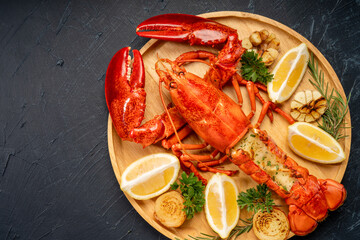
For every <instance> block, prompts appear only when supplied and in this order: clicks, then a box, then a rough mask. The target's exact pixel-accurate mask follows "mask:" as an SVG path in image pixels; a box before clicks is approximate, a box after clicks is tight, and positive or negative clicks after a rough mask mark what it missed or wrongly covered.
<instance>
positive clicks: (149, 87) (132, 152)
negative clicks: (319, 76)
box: [108, 12, 351, 239]
mask: <svg viewBox="0 0 360 240" xmlns="http://www.w3.org/2000/svg"><path fill="white" fill-rule="evenodd" d="M201 16H203V17H206V18H211V19H213V20H216V21H218V22H220V23H222V24H225V25H228V26H230V27H232V28H235V29H237V31H238V34H239V38H240V39H243V38H245V37H248V36H249V35H250V34H251V33H252V32H253V31H255V30H261V29H264V28H265V29H267V30H268V31H269V32H273V33H275V34H276V35H277V36H278V38H279V39H280V42H281V43H280V56H279V57H278V59H277V61H278V60H279V59H280V58H281V56H282V55H284V54H285V53H286V51H287V50H289V49H290V48H292V47H295V46H298V45H299V44H300V43H302V42H304V43H306V44H307V46H308V48H309V50H310V51H311V52H313V53H314V55H315V58H316V60H317V61H318V62H319V68H320V69H322V71H323V72H324V77H325V80H326V81H327V82H329V85H330V87H333V88H335V89H337V90H338V91H339V92H340V93H341V94H342V96H343V97H344V98H345V94H344V90H343V88H342V85H341V83H340V81H339V79H338V77H337V75H336V73H335V71H334V70H333V68H332V67H331V65H330V64H329V62H328V61H327V60H326V59H325V57H324V56H323V55H322V54H321V53H320V52H319V51H318V50H317V49H316V48H315V47H314V46H313V45H312V44H311V43H310V42H309V41H308V40H307V39H305V38H304V37H303V36H301V35H300V34H298V33H297V32H295V31H294V30H292V29H290V28H289V27H287V26H285V25H283V24H281V23H279V22H276V21H274V20H272V19H269V18H266V17H263V16H259V15H255V14H250V13H243V12H213V13H207V14H202V15H201ZM196 49H206V50H208V51H212V52H216V49H212V48H208V47H203V46H200V47H199V46H189V45H187V44H184V43H174V42H164V41H159V40H150V41H149V42H148V43H147V44H146V45H145V46H144V47H143V48H142V49H141V50H140V52H141V53H142V54H143V59H144V64H145V68H146V86H145V89H146V92H147V102H146V103H147V108H146V113H145V121H146V120H149V119H151V118H152V117H153V116H154V115H155V114H159V113H162V112H163V107H162V105H161V102H160V98H159V92H158V76H157V74H156V72H155V70H154V65H155V62H156V61H157V59H158V57H159V58H169V59H170V60H174V59H175V58H176V57H177V56H178V55H180V54H181V53H184V52H187V51H190V50H196ZM276 63H277V62H275V64H276ZM275 64H274V65H273V66H275ZM187 69H188V70H189V71H191V72H193V73H195V74H197V75H199V76H202V75H203V74H204V73H205V71H206V70H207V67H206V66H204V65H202V64H200V63H194V64H191V65H189V66H188V67H187ZM309 78H310V74H309V73H308V72H307V73H306V74H305V76H304V78H303V80H302V82H301V84H300V85H299V87H298V89H297V91H301V90H305V89H313V87H312V86H311V84H310V83H309V81H308V79H309ZM224 91H225V92H226V93H227V94H229V95H230V96H232V97H235V94H234V91H233V89H232V88H231V86H226V87H225V88H224ZM242 93H243V96H244V104H243V106H244V107H243V110H244V112H245V113H248V112H249V111H250V107H249V101H247V98H246V96H247V93H246V91H245V89H242ZM165 96H167V101H168V102H169V101H170V100H169V99H170V98H169V96H168V95H167V94H166V90H165ZM262 96H264V97H265V98H267V96H266V94H264V93H262ZM291 100H292V98H290V99H289V100H288V101H287V102H285V103H284V104H283V105H282V106H281V108H282V109H283V110H285V111H286V112H289V111H290V102H291ZM260 109H261V104H260V103H257V110H258V111H257V114H256V115H255V117H254V118H253V121H256V120H257V117H258V115H259V110H260ZM345 121H346V123H347V126H351V120H350V113H348V114H347V115H346V119H345ZM287 126H288V123H287V122H286V121H285V120H284V119H282V118H281V117H280V116H279V115H277V114H275V115H274V122H273V123H271V122H270V121H269V119H268V118H265V120H264V122H263V124H262V125H261V128H262V129H264V130H266V131H267V132H268V134H269V135H270V136H271V137H272V138H273V139H274V140H275V142H276V143H277V144H278V145H279V146H280V148H282V149H283V150H284V151H285V152H287V153H288V154H289V155H290V156H291V157H292V158H294V159H295V160H296V161H297V162H298V163H299V164H300V165H302V166H304V167H306V168H308V169H309V170H310V173H311V174H313V175H315V176H317V177H318V178H332V179H335V180H337V181H341V179H342V177H343V175H344V173H345V170H346V166H347V163H348V158H349V153H350V145H351V130H350V129H349V128H347V129H345V133H344V134H345V135H348V137H347V138H345V139H344V140H342V141H341V142H340V144H341V145H342V147H343V148H344V150H345V154H346V160H345V161H343V162H342V163H341V164H335V165H320V164H316V163H313V162H309V161H306V160H303V159H301V158H300V157H297V156H296V155H295V154H294V153H293V152H292V151H291V149H290V148H289V147H288V144H287V140H286V137H285V136H286V134H287ZM187 141H189V142H191V141H199V139H197V137H196V136H191V137H190V138H189V139H187ZM108 147H109V154H110V158H111V163H112V166H113V170H114V172H115V175H116V178H117V180H118V181H119V183H120V176H121V173H122V172H123V171H124V169H125V168H126V167H127V166H128V165H129V164H130V163H132V162H133V161H135V160H136V159H138V158H140V157H142V156H145V155H148V154H151V153H157V152H165V151H166V150H164V149H163V148H162V147H161V146H160V145H159V144H155V145H152V146H149V147H147V148H145V149H143V148H142V146H141V145H138V144H135V143H131V142H125V141H121V139H119V137H118V136H117V134H116V131H115V129H114V128H113V126H112V122H111V118H110V116H109V119H108ZM224 167H225V168H226V169H236V168H235V167H234V166H233V165H232V164H230V163H227V164H225V165H224ZM203 175H204V176H205V177H207V178H209V177H210V176H211V174H210V173H204V174H203ZM234 178H235V181H236V182H237V183H238V188H239V191H245V190H246V189H247V188H249V187H253V186H255V185H256V184H255V182H254V181H253V180H252V179H251V178H250V177H248V176H247V175H245V174H243V173H241V172H240V173H239V174H236V175H235V176H234ZM127 197H128V196H127ZM275 198H276V202H278V203H279V204H284V202H283V201H282V200H281V199H279V198H277V197H275ZM128 199H129V201H130V203H131V204H132V205H133V207H134V208H135V209H136V211H137V212H138V213H139V214H140V215H141V216H142V217H143V218H144V219H145V220H146V221H147V222H149V223H150V224H151V225H152V226H153V227H154V228H155V229H157V230H158V231H159V232H161V233H163V234H164V235H165V236H167V237H169V238H171V239H174V238H175V237H179V238H188V235H192V236H199V234H200V232H204V233H208V234H212V233H213V231H212V230H211V229H210V227H208V224H207V222H206V219H205V215H204V213H203V212H202V213H199V214H196V216H195V217H194V219H192V220H188V221H186V222H185V224H184V225H183V226H182V227H181V228H177V229H175V228H170V229H167V228H164V227H163V226H161V225H160V224H159V223H158V222H156V220H155V219H154V217H153V209H154V202H155V199H150V200H146V201H137V200H134V199H132V198H131V197H128ZM283 209H284V210H285V211H287V207H284V208H283ZM246 214H247V213H246V211H245V210H242V213H241V217H246ZM246 237H247V239H256V237H255V235H254V234H253V232H252V231H251V232H250V233H248V234H247V236H246Z"/></svg>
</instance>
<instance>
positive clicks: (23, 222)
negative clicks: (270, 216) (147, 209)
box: [0, 0, 360, 240]
mask: <svg viewBox="0 0 360 240" xmlns="http://www.w3.org/2000/svg"><path fill="white" fill-rule="evenodd" d="M224 10H231V11H244V12H251V13H256V14H260V15H263V16H266V17H269V18H272V19H275V20H277V21H279V22H281V23H283V24H285V25H287V26H289V27H291V28H293V29H294V30H296V31H297V32H299V33H300V34H302V35H303V36H305V37H306V38H307V39H309V40H310V41H311V42H312V43H313V44H314V45H315V46H316V47H317V48H318V49H319V50H320V51H321V52H322V53H323V55H324V56H325V57H326V58H327V59H328V61H329V62H330V63H331V65H332V66H333V68H334V69H335V72H336V73H337V75H338V76H339V78H340V79H341V82H342V84H343V87H344V89H345V92H346V94H348V93H349V92H350V90H351V89H352V88H353V94H352V98H351V101H350V110H351V117H352V125H353V129H352V134H353V135H352V136H353V139H352V147H351V155H350V159H349V165H348V168H347V170H346V173H345V176H344V179H343V184H344V185H345V187H346V188H347V190H348V199H347V201H346V202H345V204H344V206H343V207H341V208H340V209H339V210H337V211H336V212H333V213H331V214H330V216H329V217H328V218H327V220H326V221H325V222H324V223H321V224H320V225H319V227H318V229H317V230H316V231H315V232H314V233H312V234H310V235H309V236H306V237H303V238H301V237H295V238H293V239H360V211H359V208H360V199H359V192H360V191H359V190H360V177H359V170H360V169H359V161H358V158H359V156H360V149H359V130H360V129H359V125H358V124H357V122H358V121H359V114H360V111H359V109H358V108H357V106H356V102H357V100H358V99H359V93H358V90H359V78H360V77H359V73H360V71H359V69H360V66H359V62H360V55H359V39H360V31H359V26H360V17H359V16H360V1H359V0H356V1H349V0H344V1H339V0H331V1H326V0H323V1H297V0H291V1H282V0H277V1H265V0H264V1H255V0H249V1H235V0H222V1H217V0H213V1H207V2H201V1H189V0H185V1H168V0H163V1H161V0H160V1H145V0H144V1H95V0H89V1H35V0H29V1H1V3H0V74H1V75H0V76H1V81H0V109H1V114H0V132H1V133H0V154H1V155H0V156H1V158H0V239H41V240H46V239H109V240H110V239H166V238H165V237H164V236H162V235H161V234H160V233H158V232H157V231H156V230H154V229H153V228H152V227H151V226H150V225H149V224H148V223H147V222H145V221H144V220H143V219H142V218H141V217H140V216H139V214H138V213H137V212H136V211H135V210H134V209H133V208H132V206H131V205H130V204H129V202H128V200H127V199H126V198H125V197H124V195H123V193H122V192H121V191H120V189H119V186H118V183H117V181H116V179H115V176H114V173H113V170H112V168H111V164H110V159H109V155H108V150H107V133H106V129H107V115H108V111H107V108H106V104H105V98H104V78H105V72H106V68H107V65H108V63H109V61H110V59H111V57H112V56H113V54H114V53H115V52H116V51H117V50H118V49H120V48H122V47H124V46H131V47H132V48H137V49H139V48H141V46H143V45H144V44H145V43H146V42H147V41H148V40H147V39H142V38H140V37H138V36H137V35H136V33H135V28H136V26H137V25H138V24H139V23H140V22H142V21H143V20H145V19H147V18H149V17H151V16H154V15H158V14H163V13H170V12H179V13H188V14H200V13H205V12H213V11H224Z"/></svg>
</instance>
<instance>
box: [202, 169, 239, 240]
mask: <svg viewBox="0 0 360 240" xmlns="http://www.w3.org/2000/svg"><path fill="white" fill-rule="evenodd" d="M237 195H238V189H237V187H236V184H235V182H234V180H233V179H232V178H231V177H229V176H227V175H225V174H222V173H216V174H214V175H213V176H212V177H211V179H210V181H209V182H208V184H207V186H206V189H205V214H206V219H207V221H208V223H209V225H210V227H211V228H212V229H213V230H214V231H215V232H217V233H218V234H219V236H220V237H221V238H226V237H227V236H229V234H230V232H231V230H232V229H233V228H234V227H235V226H236V224H237V222H238V221H239V214H240V209H239V207H238V205H237V202H236V198H237Z"/></svg>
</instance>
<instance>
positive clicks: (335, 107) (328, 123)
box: [308, 53, 351, 140]
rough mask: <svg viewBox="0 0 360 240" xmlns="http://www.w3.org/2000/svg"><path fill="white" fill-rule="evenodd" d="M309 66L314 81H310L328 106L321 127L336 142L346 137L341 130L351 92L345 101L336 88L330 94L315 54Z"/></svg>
mask: <svg viewBox="0 0 360 240" xmlns="http://www.w3.org/2000/svg"><path fill="white" fill-rule="evenodd" d="M308 66H309V69H310V74H311V76H312V78H313V80H311V79H309V81H310V83H311V84H312V85H313V86H314V87H315V88H316V90H318V91H319V92H320V94H321V95H322V96H323V97H324V98H325V100H326V103H327V106H328V107H327V109H326V111H325V113H324V114H323V115H322V122H321V123H319V122H318V124H319V127H320V128H321V129H323V130H324V131H325V132H327V133H329V134H330V135H331V136H333V138H335V139H336V140H339V139H341V138H344V137H346V135H342V134H341V133H340V132H339V130H340V129H341V128H345V127H344V119H345V116H346V114H347V113H348V111H349V108H348V102H349V100H350V97H351V92H350V94H349V96H348V97H347V99H343V98H342V96H341V95H340V93H339V92H338V91H337V90H336V89H334V88H332V89H331V92H330V93H329V83H326V84H325V81H324V73H323V72H322V71H321V70H319V65H318V63H317V62H315V60H314V54H313V53H311V56H310V60H309V63H308Z"/></svg>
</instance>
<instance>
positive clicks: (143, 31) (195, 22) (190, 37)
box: [136, 13, 237, 46]
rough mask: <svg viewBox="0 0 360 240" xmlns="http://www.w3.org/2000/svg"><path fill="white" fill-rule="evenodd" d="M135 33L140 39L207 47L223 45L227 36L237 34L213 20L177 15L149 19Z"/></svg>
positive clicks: (164, 15)
mask: <svg viewBox="0 0 360 240" xmlns="http://www.w3.org/2000/svg"><path fill="white" fill-rule="evenodd" d="M136 32H137V34H138V35H139V36H141V37H147V38H156V39H161V40H168V41H175V42H189V43H190V45H194V44H196V45H208V46H214V45H217V44H221V43H225V42H226V41H227V38H228V36H229V35H231V34H237V32H236V30H235V29H233V28H230V27H228V26H225V25H222V24H220V23H218V22H215V21H213V20H210V19H206V18H202V17H198V16H193V15H188V14H179V13H171V14H163V15H158V16H154V17H151V18H149V19H147V20H145V21H144V22H142V23H140V25H139V26H138V27H137V28H136Z"/></svg>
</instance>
